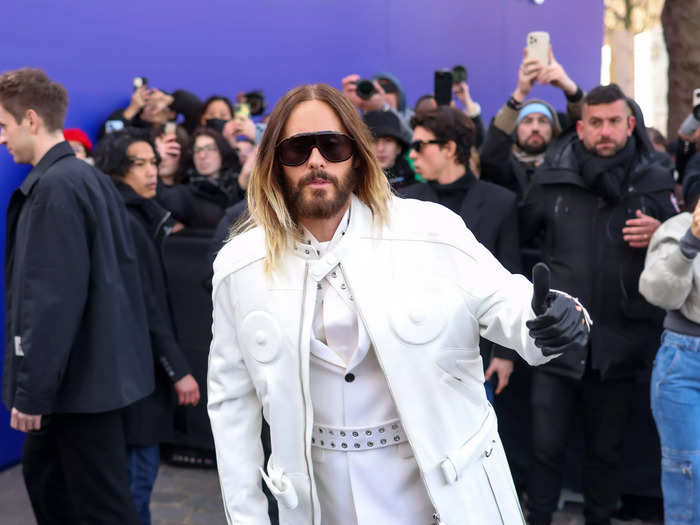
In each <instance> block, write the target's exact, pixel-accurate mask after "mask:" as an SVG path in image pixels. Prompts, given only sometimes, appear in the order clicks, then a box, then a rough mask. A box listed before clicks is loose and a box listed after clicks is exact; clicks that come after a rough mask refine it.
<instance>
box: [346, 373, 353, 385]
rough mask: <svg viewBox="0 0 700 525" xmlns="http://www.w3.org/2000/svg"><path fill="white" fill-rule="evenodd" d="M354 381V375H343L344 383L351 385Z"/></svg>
mask: <svg viewBox="0 0 700 525" xmlns="http://www.w3.org/2000/svg"><path fill="white" fill-rule="evenodd" d="M354 380H355V374H346V375H345V381H347V382H348V383H352V382H353V381H354Z"/></svg>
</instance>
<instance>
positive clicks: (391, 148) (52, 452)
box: [0, 51, 700, 525]
mask: <svg viewBox="0 0 700 525" xmlns="http://www.w3.org/2000/svg"><path fill="white" fill-rule="evenodd" d="M513 77H514V78H513V80H514V85H515V87H514V90H513V92H512V93H511V94H504V97H503V98H504V100H505V102H504V104H503V106H502V107H501V108H499V109H498V111H497V113H496V116H495V117H494V118H493V120H492V121H491V122H490V123H489V124H488V126H487V127H485V126H484V123H483V121H482V108H481V106H480V105H479V104H478V103H477V102H476V101H475V100H473V99H472V95H471V93H470V89H469V86H468V84H467V83H466V82H457V83H455V84H454V86H453V94H454V97H453V98H454V101H453V102H452V103H451V104H449V105H438V104H437V102H436V99H435V97H434V96H433V95H432V94H427V95H424V96H421V97H420V98H419V99H418V100H417V101H416V104H415V106H414V107H413V108H411V107H410V105H409V104H408V102H407V100H406V96H405V93H404V92H403V89H402V87H401V84H400V82H399V80H398V79H397V78H395V77H394V76H392V75H391V74H388V73H379V74H377V75H376V76H374V77H372V78H371V79H370V82H371V83H372V86H373V88H374V89H373V91H372V93H371V95H370V96H369V97H367V96H366V94H363V96H360V95H359V94H358V83H359V82H360V81H361V77H360V76H359V75H348V76H346V77H345V78H343V79H342V80H340V79H339V88H340V92H342V94H343V95H344V96H345V97H346V98H347V100H349V101H350V102H351V103H352V105H353V106H354V107H355V108H356V110H357V111H359V112H360V114H361V117H362V120H363V121H364V124H365V125H366V127H367V129H368V130H369V132H370V133H371V136H372V140H373V147H374V152H373V154H374V155H375V157H376V159H377V161H378V163H379V166H380V167H381V169H382V170H383V171H384V174H385V176H386V178H387V179H388V181H389V183H390V185H391V188H392V191H393V193H394V194H395V195H398V196H399V197H402V198H407V199H417V200H421V201H428V202H432V203H437V204H440V205H442V206H444V207H446V208H448V209H449V210H451V211H452V212H453V213H454V214H456V215H458V216H459V217H461V219H462V220H463V222H464V223H465V224H466V226H467V227H468V229H469V230H470V231H471V233H472V234H473V235H474V237H475V238H476V240H477V241H478V242H479V243H481V244H482V245H483V246H484V247H485V248H486V249H488V251H489V252H490V253H491V254H492V255H493V256H494V257H495V258H496V259H497V260H498V262H499V263H500V264H501V265H502V266H503V267H505V268H506V269H507V270H508V271H509V272H512V273H515V274H518V273H520V274H523V275H525V276H528V277H529V276H530V275H531V272H532V269H533V266H534V265H535V264H536V263H538V262H545V263H546V264H547V265H548V267H549V268H550V269H551V282H552V288H553V289H557V290H562V291H564V292H566V293H568V294H570V295H571V296H574V297H576V298H578V300H580V303H581V304H583V305H584V306H585V307H586V308H587V310H588V313H589V314H590V318H591V319H592V325H591V333H590V342H589V343H588V344H587V345H586V346H585V348H581V349H579V350H576V351H571V352H566V353H565V354H564V355H562V356H561V357H558V358H556V359H553V360H551V361H549V362H547V363H546V364H543V365H541V366H539V367H536V368H530V367H529V366H528V365H527V364H526V363H525V362H524V361H523V360H522V359H521V357H520V356H519V355H518V354H517V353H516V352H514V351H513V350H511V349H510V348H506V347H505V346H502V345H499V344H496V343H495V342H492V341H490V340H488V339H487V338H482V339H481V341H480V351H481V356H482V359H483V363H484V366H483V377H484V379H485V389H486V391H487V394H488V396H489V399H490V400H491V401H492V403H493V404H494V406H495V409H496V413H497V414H498V418H499V431H500V433H501V437H502V439H503V442H504V447H505V452H506V454H507V457H508V462H509V464H510V468H511V471H512V473H513V477H514V481H515V487H516V489H517V491H518V494H519V495H520V497H521V501H524V502H526V509H527V516H528V521H529V523H530V524H531V525H543V524H549V523H551V520H552V515H553V513H554V511H555V510H556V508H557V504H558V502H559V497H560V493H561V489H562V487H563V486H564V485H569V486H573V488H575V489H577V490H580V491H581V492H582V493H583V495H584V501H585V505H584V513H585V516H586V523H587V524H590V525H604V524H609V523H610V519H611V517H613V516H614V515H617V516H622V517H625V516H627V517H630V516H635V515H637V516H639V517H643V516H642V515H641V514H640V513H643V510H642V509H641V508H636V507H635V502H636V503H637V504H638V505H637V507H639V506H640V503H639V502H641V501H646V502H648V501H653V500H654V497H657V499H658V501H661V500H660V496H661V494H660V493H659V489H658V485H659V473H660V481H661V486H662V487H663V505H664V510H665V513H666V520H667V523H676V522H678V523H681V522H682V523H700V521H693V520H698V517H699V516H700V500H698V498H693V496H692V489H691V488H689V487H692V483H693V478H694V477H695V476H697V472H699V471H700V460H699V459H698V457H699V456H698V450H699V449H700V446H698V443H699V442H700V429H698V421H700V414H698V408H697V407H698V406H700V403H698V398H697V392H698V391H699V390H698V384H699V383H698V381H700V371H699V370H698V361H697V355H698V353H697V352H698V348H700V344H699V343H698V341H700V339H699V338H700V328H699V327H698V326H699V324H700V313H699V309H700V299H699V296H698V293H699V292H698V286H697V283H695V282H694V277H695V276H696V275H697V272H698V269H697V266H696V265H695V264H694V262H693V261H694V258H695V256H696V255H697V253H698V251H700V207H698V205H697V202H698V197H700V153H697V154H696V153H695V149H696V146H697V144H700V131H697V132H696V133H695V134H694V135H692V136H681V137H679V138H678V139H677V140H675V141H673V142H669V141H666V139H665V138H664V137H663V135H662V134H661V133H659V131H657V130H655V129H651V128H646V127H645V124H644V118H643V115H642V112H641V110H640V108H639V106H638V105H637V104H636V103H635V102H634V100H632V99H631V98H629V97H627V96H626V95H625V94H624V93H623V92H622V90H621V89H620V88H619V87H618V86H616V85H614V84H611V85H608V86H597V87H591V89H587V90H586V89H584V87H582V86H579V85H578V84H577V83H576V82H575V80H574V79H572V78H570V77H569V75H568V74H567V72H566V70H565V68H564V67H563V65H562V64H560V63H558V62H557V61H556V59H555V57H554V56H553V54H552V53H551V51H550V60H549V63H548V64H542V63H541V62H540V61H539V60H538V59H534V58H528V56H527V52H526V53H525V55H524V58H523V60H522V62H521V64H520V66H519V69H518V71H517V72H514V75H513ZM536 83H539V84H549V85H552V86H554V87H556V88H559V89H560V90H561V91H562V94H563V98H562V100H560V101H544V100H538V99H528V96H529V94H530V91H531V90H532V88H533V86H534V85H535V84H536ZM560 102H565V104H566V112H558V111H557V110H556V109H555V107H556V106H557V105H558V104H559V103H560ZM66 105H67V98H66V93H65V91H64V90H63V88H62V87H61V86H60V85H58V84H56V83H54V82H52V81H51V80H50V79H48V77H46V75H45V74H44V73H43V72H41V71H38V70H33V69H23V70H18V71H13V72H8V73H5V74H3V75H2V76H0V127H1V128H2V132H1V134H0V144H4V145H6V146H7V147H8V149H9V151H10V153H11V154H12V155H13V157H14V159H15V161H16V162H20V163H30V164H32V165H33V166H34V169H33V171H32V172H31V173H30V175H29V176H28V177H27V179H26V180H25V182H24V183H23V184H22V186H21V187H20V189H18V190H17V192H16V193H15V194H14V195H13V197H12V200H11V202H10V206H9V209H8V221H7V225H8V244H7V249H8V256H7V258H6V261H7V264H6V273H7V275H8V279H6V316H7V326H8V330H9V331H8V333H7V339H8V341H9V343H8V350H7V351H6V358H5V374H4V378H3V401H4V402H5V404H6V406H7V407H8V408H9V409H12V420H11V424H12V426H13V428H16V429H18V430H22V431H27V432H29V434H28V438H27V444H26V446H25V450H24V453H23V465H24V475H25V480H26V483H27V487H28V489H29V494H30V498H31V501H32V506H33V508H34V511H35V514H36V516H37V519H38V521H39V523H57V522H58V521H56V520H57V518H56V516H59V517H60V519H64V518H65V519H66V520H68V521H67V522H74V523H78V522H83V521H80V520H81V519H83V518H84V519H86V520H87V521H85V522H95V523H96V522H98V521H99V522H103V521H102V520H103V519H104V516H105V515H109V516H112V517H113V518H114V523H116V522H121V523H141V524H143V525H146V524H148V523H150V514H149V501H150V493H151V490H152V488H153V485H154V483H155V479H156V476H157V472H158V466H159V463H160V450H159V444H161V443H168V442H172V439H173V437H172V429H173V425H174V423H173V420H174V410H175V407H176V405H177V404H179V405H193V406H194V405H197V404H198V403H199V401H200V396H204V392H202V389H203V388H204V385H205V382H206V377H204V376H202V375H198V374H196V373H195V372H193V369H192V367H191V364H190V363H188V359H187V356H186V355H185V354H184V352H183V351H182V349H181V348H180V344H179V341H178V336H177V327H176V326H175V324H174V322H173V318H172V304H171V297H170V292H169V287H168V276H167V273H166V271H165V269H164V268H165V261H164V250H163V245H164V243H165V242H166V241H167V239H168V237H170V236H174V235H176V236H186V235H190V234H193V233H196V234H197V235H200V236H201V235H206V236H209V237H210V239H211V248H210V253H209V254H208V258H207V261H208V264H211V261H212V260H213V258H214V257H215V256H216V253H217V252H218V251H219V249H220V248H221V247H222V246H223V245H224V244H225V243H226V242H227V240H228V239H229V237H230V236H231V232H232V231H234V232H235V231H237V230H240V229H242V228H243V226H244V224H245V221H246V219H248V218H249V214H248V211H247V209H248V203H249V202H250V201H249V200H248V195H247V193H248V188H249V183H250V180H251V175H252V174H254V173H255V170H256V162H259V161H260V159H261V158H262V156H263V155H265V154H266V153H265V152H263V151H262V150H260V149H259V145H260V144H261V142H263V137H264V136H265V133H266V126H267V119H268V116H266V115H264V112H265V104H264V98H263V97H262V95H261V93H260V92H252V93H246V94H243V93H241V94H239V95H237V96H236V98H235V101H234V100H231V99H229V98H228V97H226V96H222V95H212V96H210V97H209V98H208V99H206V100H205V101H202V100H200V99H199V97H197V96H196V95H194V94H192V93H190V92H188V91H185V90H177V91H174V92H172V93H165V92H163V91H160V90H158V89H154V88H150V87H149V86H148V85H147V84H146V83H145V79H141V82H140V83H137V84H135V88H134V91H133V93H132V95H131V99H130V102H129V105H128V106H127V107H126V108H123V109H121V108H120V109H117V110H115V111H114V112H112V113H111V114H110V115H109V116H108V118H107V119H106V120H105V122H104V124H103V125H102V126H101V127H100V131H99V136H98V137H97V139H98V140H97V141H96V143H94V144H93V142H92V141H91V140H90V138H89V137H88V136H87V135H86V134H85V133H84V132H83V131H81V130H79V129H65V130H63V129H62V127H63V119H64V117H65V110H66ZM278 131H279V130H278ZM64 140H65V142H64ZM316 140H317V143H316V146H317V147H319V148H321V147H322V145H321V143H320V142H318V141H320V139H319V138H318V137H316ZM329 140H331V139H329ZM276 146H277V145H275V147H276ZM323 147H324V148H331V147H332V146H331V145H328V144H326V145H323ZM285 151H286V150H285ZM293 153H294V152H291V153H289V152H288V155H290V156H293ZM278 154H279V153H278ZM76 157H77V159H80V160H75V158H76ZM307 159H308V157H307ZM91 165H92V166H91ZM287 165H293V164H285V166H287ZM100 172H101V173H100ZM102 174H104V175H107V176H108V177H104V176H103V175H102ZM54 181H58V182H54ZM61 181H65V184H62V183H61ZM66 188H68V189H66ZM130 239H131V240H130ZM404 263H405V265H406V266H407V267H409V268H410V267H411V264H412V261H411V260H406V261H404ZM114 275H118V276H119V277H120V281H119V283H115V282H113V281H114V277H113V276H114ZM640 278H641V280H640ZM319 287H320V285H319ZM200 315H203V314H202V313H201V312H192V316H193V317H197V316H200ZM206 315H211V312H206ZM116 320H118V322H115V321H116ZM662 334H663V335H662ZM46 338H48V339H46ZM549 346H554V347H556V346H557V344H556V341H554V342H552V341H550V342H549ZM660 346H661V347H660ZM95 347H99V348H100V349H101V350H100V352H99V358H95V357H93V355H98V354H94V352H93V349H94V348H95ZM659 347H660V348H659ZM47 349H50V350H47ZM655 358H656V360H655ZM640 384H641V385H645V387H644V388H646V391H645V390H644V388H642V389H640V388H639V385H640ZM649 385H650V386H649ZM649 389H651V405H649V395H650V394H649ZM640 407H641V408H640ZM200 409H201V410H204V408H203V407H200ZM636 412H639V413H641V417H639V418H638V420H633V418H632V415H633V414H635V413H636ZM652 414H653V419H654V421H655V423H656V429H654V426H653V424H652V425H645V421H647V420H651V417H652ZM455 417H459V415H458V414H455ZM630 425H632V428H633V435H634V437H633V440H634V442H635V446H633V447H632V448H633V449H634V450H638V451H639V454H637V455H636V456H635V457H632V458H629V457H628V456H626V455H625V447H626V445H628V444H629V441H628V440H629V435H628V434H629V432H630ZM575 432H576V435H574V433H575ZM657 433H658V437H657ZM581 437H582V438H583V448H582V449H581V448H580V445H577V444H576V443H578V442H579V441H580V440H581ZM659 438H660V441H659ZM572 443H574V444H573V445H572ZM572 447H574V448H575V450H576V451H577V453H576V454H575V460H574V463H575V464H576V465H577V468H578V469H580V471H581V475H580V476H575V478H576V479H572V477H571V476H570V472H569V469H570V467H571V458H570V457H567V452H568V451H570V450H571V448H572ZM576 447H578V448H576ZM635 447H637V448H635ZM78 456H80V457H78ZM630 460H631V461H632V462H634V465H635V466H636V467H639V465H642V466H643V468H642V469H641V470H643V471H645V472H651V474H649V475H648V476H647V478H648V479H651V482H650V483H649V484H647V485H646V486H644V487H641V488H639V487H637V488H629V489H628V487H627V485H626V476H625V468H626V467H627V466H628V465H629V463H628V462H629V461H630ZM78 464H79V465H81V467H80V468H76V465H78ZM645 469H646V470H645ZM574 470H576V469H574ZM637 470H639V469H637ZM645 475H646V474H645ZM642 477H644V475H643V476H642ZM55 487H62V489H61V490H56V489H55ZM125 489H126V491H125ZM688 491H690V492H688ZM127 492H128V493H127ZM49 493H50V494H51V497H47V494H49ZM687 494H691V496H690V497H687ZM634 496H644V497H645V498H636V499H635V498H634ZM67 502H70V504H67ZM621 503H622V504H623V505H622V508H620V506H621V505H620V504H621ZM646 510H648V509H646ZM271 512H272V511H271ZM687 516H691V517H690V518H688V517H687ZM693 516H694V517H693ZM98 517H99V519H98ZM674 519H675V520H679V521H673V520H674ZM683 520H686V521H683ZM105 522H106V521H105Z"/></svg>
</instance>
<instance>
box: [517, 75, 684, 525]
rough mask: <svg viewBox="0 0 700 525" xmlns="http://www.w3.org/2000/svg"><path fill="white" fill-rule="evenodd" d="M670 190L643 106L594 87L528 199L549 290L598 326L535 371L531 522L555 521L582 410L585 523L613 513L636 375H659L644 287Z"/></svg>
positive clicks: (526, 215)
mask: <svg viewBox="0 0 700 525" xmlns="http://www.w3.org/2000/svg"><path fill="white" fill-rule="evenodd" d="M672 192H673V179H672V178H671V177H670V175H669V172H668V170H667V169H665V168H664V167H663V166H661V165H660V164H659V163H658V162H657V161H656V159H655V157H654V156H653V150H652V148H651V145H650V143H649V141H648V138H647V136H646V132H645V129H644V123H643V120H642V116H641V111H639V108H638V106H637V105H636V104H635V103H634V102H633V101H631V100H628V99H627V98H626V97H625V96H624V94H623V93H622V91H621V90H620V89H619V87H617V86H616V85H614V84H612V85H610V86H605V87H603V86H599V87H597V88H595V89H593V90H592V91H591V92H590V93H589V94H588V95H587V96H586V98H585V99H584V107H583V118H582V120H580V121H579V122H578V124H577V130H576V132H575V133H570V134H567V135H564V136H563V137H561V138H560V139H559V140H558V141H557V143H556V144H554V145H553V146H552V147H551V148H550V149H549V151H548V152H547V155H546V157H545V161H544V163H543V165H542V166H541V167H540V168H539V169H538V171H537V173H536V174H535V176H534V179H533V183H532V186H531V187H530V189H529V191H528V193H527V195H526V197H525V202H524V204H523V207H522V210H521V236H522V240H523V241H527V240H528V239H529V238H531V237H532V236H534V235H536V234H538V233H539V232H542V231H543V232H544V239H545V240H546V242H545V244H544V246H543V248H542V255H543V258H544V261H545V262H546V263H547V264H548V266H549V267H550V268H551V272H552V274H551V282H552V288H556V289H558V290H563V291H565V292H567V293H570V294H571V295H573V296H576V297H578V298H579V299H580V300H581V303H582V304H584V305H585V306H586V307H587V308H588V309H589V312H590V314H591V317H592V318H593V323H594V324H593V327H592V331H591V338H590V344H589V347H588V348H587V349H584V350H582V351H578V352H572V353H570V354H567V355H564V356H561V357H560V358H558V359H555V360H553V361H551V362H550V363H547V364H546V365H543V366H541V367H538V369H536V370H535V374H534V378H533V394H532V402H533V406H532V411H533V412H532V413H533V431H534V432H533V443H534V458H535V462H534V466H533V469H532V476H531V480H530V484H529V488H528V496H529V500H528V501H529V507H530V523H532V524H533V525H537V524H545V523H546V524H548V523H550V520H551V515H552V512H553V511H554V509H555V507H556V504H557V501H558V498H559V491H560V485H561V476H562V470H563V461H564V456H565V451H566V442H567V431H568V429H569V427H570V423H571V419H572V417H573V415H574V414H577V413H580V414H581V415H582V418H583V427H584V440H585V442H586V455H585V458H584V497H585V508H584V513H585V515H586V523H609V522H610V521H609V520H610V515H611V513H612V511H613V510H614V508H615V505H616V503H617V501H618V498H619V491H620V468H619V461H620V454H621V444H622V439H623V432H624V430H625V426H626V422H627V415H628V414H629V412H630V409H631V407H632V405H633V403H634V392H635V382H636V381H637V380H638V379H641V378H644V377H648V374H649V373H650V367H651V363H652V360H653V356H654V353H655V351H656V348H657V346H658V340H659V335H660V333H661V326H662V320H663V312H662V311H661V310H660V309H658V308H656V307H654V306H652V305H650V304H649V303H647V302H646V300H644V298H643V297H642V296H641V295H640V294H639V291H638V283H639V276H640V273H641V271H642V269H643V267H644V257H645V249H644V248H645V247H646V246H647V244H648V242H649V238H650V237H651V234H652V233H653V231H654V229H655V228H656V227H658V224H659V221H664V220H666V219H667V218H669V217H670V216H672V215H674V214H675V213H677V211H678V210H677V208H676V207H675V205H674V200H673V198H672ZM579 399H580V400H581V401H582V405H583V407H582V409H581V411H580V412H579V411H577V410H576V406H577V400H579Z"/></svg>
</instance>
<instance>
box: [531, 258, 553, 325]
mask: <svg viewBox="0 0 700 525" xmlns="http://www.w3.org/2000/svg"><path fill="white" fill-rule="evenodd" d="M549 277H550V272H549V268H548V267H547V265H546V264H545V263H541V262H540V263H537V264H536V265H535V266H534V267H533V268H532V286H533V288H534V292H533V294H532V309H533V310H534V312H535V314H536V315H542V314H543V313H544V312H545V311H546V310H547V296H548V295H549Z"/></svg>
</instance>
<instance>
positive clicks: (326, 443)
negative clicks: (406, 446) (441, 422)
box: [311, 419, 408, 452]
mask: <svg viewBox="0 0 700 525" xmlns="http://www.w3.org/2000/svg"><path fill="white" fill-rule="evenodd" d="M406 441H408V439H407V438H406V433H405V432H404V430H403V427H402V426H401V422H400V421H399V420H398V419H392V420H390V421H387V422H385V423H382V424H381V425H377V426H372V427H332V426H329V425H323V424H319V425H314V427H313V431H312V433H311V445H312V446H314V447H319V448H325V449H327V450H340V451H344V452H355V451H360V450H372V449H375V448H383V447H388V446H390V445H398V444H400V443H404V442H406Z"/></svg>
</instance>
